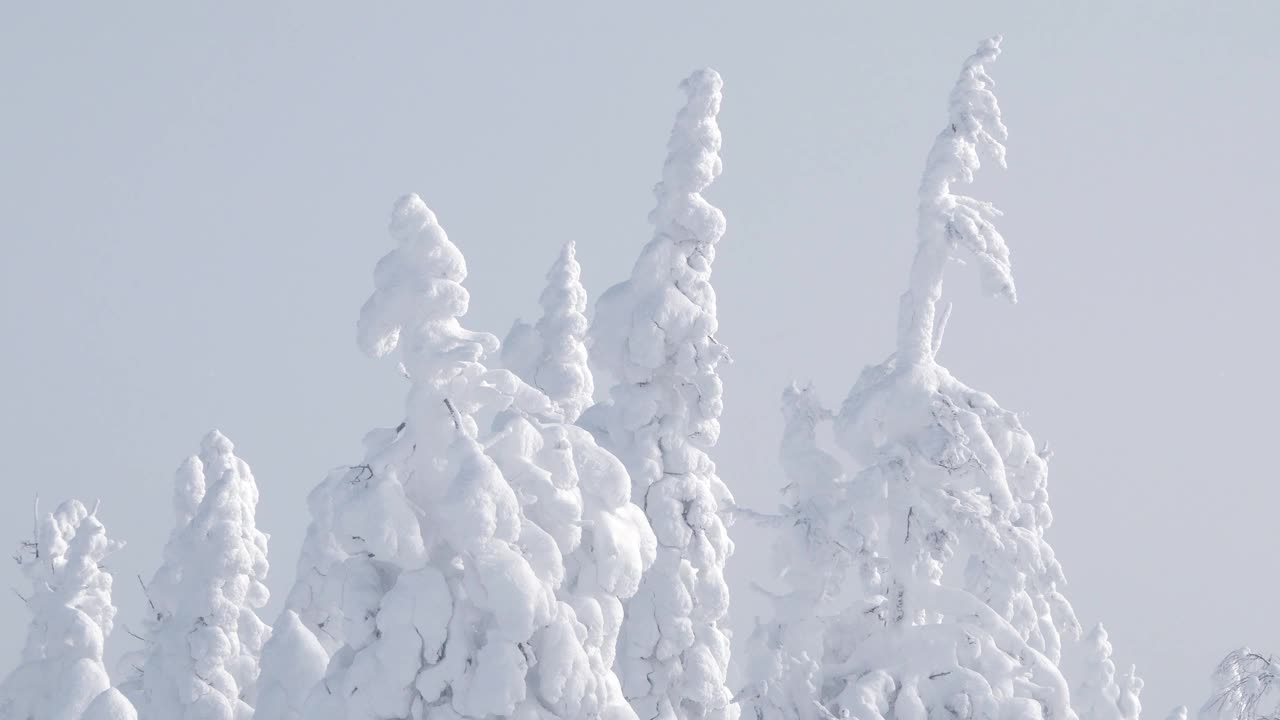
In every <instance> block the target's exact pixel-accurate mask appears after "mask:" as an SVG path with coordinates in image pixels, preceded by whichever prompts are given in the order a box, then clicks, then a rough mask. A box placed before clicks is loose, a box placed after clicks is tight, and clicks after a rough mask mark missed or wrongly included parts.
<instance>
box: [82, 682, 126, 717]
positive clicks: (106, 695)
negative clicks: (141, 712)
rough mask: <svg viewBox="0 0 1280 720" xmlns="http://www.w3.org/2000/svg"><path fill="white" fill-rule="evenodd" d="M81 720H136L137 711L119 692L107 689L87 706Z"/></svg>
mask: <svg viewBox="0 0 1280 720" xmlns="http://www.w3.org/2000/svg"><path fill="white" fill-rule="evenodd" d="M81 720H138V711H137V710H135V709H134V708H133V705H132V704H131V703H130V702H129V700H128V699H127V698H125V696H124V695H123V694H122V693H121V692H120V691H119V690H117V689H115V688H108V689H107V690H105V691H103V692H102V693H99V695H98V697H96V698H95V699H94V701H93V702H92V703H90V704H89V707H88V709H86V710H85V711H84V715H83V716H82V718H81Z"/></svg>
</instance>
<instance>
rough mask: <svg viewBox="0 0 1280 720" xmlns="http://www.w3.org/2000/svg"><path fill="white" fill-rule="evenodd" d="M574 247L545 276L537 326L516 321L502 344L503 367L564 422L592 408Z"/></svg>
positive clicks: (584, 293)
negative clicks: (556, 409) (547, 400)
mask: <svg viewBox="0 0 1280 720" xmlns="http://www.w3.org/2000/svg"><path fill="white" fill-rule="evenodd" d="M581 276H582V268H581V266H579V265H578V260H577V258H576V256H575V250H574V244H573V243H572V242H569V243H567V244H566V245H565V246H564V248H563V249H562V250H561V251H560V256H559V257H558V258H556V262H555V264H554V265H552V266H551V270H550V271H548V272H547V287H546V289H545V290H543V291H542V296H541V297H540V298H539V300H538V301H539V303H541V305H542V317H541V318H540V319H539V320H538V322H537V324H536V325H529V324H528V323H525V322H522V321H519V320H517V321H516V323H515V325H513V326H512V328H511V330H510V332H508V333H507V338H506V340H504V341H503V343H502V363H503V365H505V366H506V367H507V368H508V369H510V370H511V371H512V372H514V373H515V374H516V375H519V376H520V377H521V378H522V379H523V380H524V381H525V382H527V383H529V384H530V385H533V386H534V387H536V388H538V389H539V390H541V391H542V392H544V393H546V394H547V397H549V398H551V399H552V400H553V401H554V402H555V403H556V405H557V406H558V407H559V408H560V410H561V411H562V412H563V413H564V419H565V421H566V422H573V421H575V420H577V419H578V416H579V415H581V414H582V411H583V410H584V409H586V407H587V406H588V405H590V404H591V400H592V394H593V393H594V392H595V384H594V381H593V380H592V377H591V369H590V367H588V365H587V345H586V336H587V316H586V315H585V314H584V313H585V312H586V311H587V291H586V290H585V289H584V288H583V287H582V280H581Z"/></svg>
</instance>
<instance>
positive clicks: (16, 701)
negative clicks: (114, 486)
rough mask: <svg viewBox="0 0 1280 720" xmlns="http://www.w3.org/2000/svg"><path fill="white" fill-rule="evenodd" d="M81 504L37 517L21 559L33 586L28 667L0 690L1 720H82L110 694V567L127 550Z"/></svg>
mask: <svg viewBox="0 0 1280 720" xmlns="http://www.w3.org/2000/svg"><path fill="white" fill-rule="evenodd" d="M121 545H122V544H121V543H119V542H115V541H112V540H109V539H108V538H107V535H106V530H105V529H104V528H103V526H102V523H101V522H100V521H99V520H98V517H97V511H96V509H95V510H94V511H93V512H90V511H89V510H87V509H86V508H85V506H84V505H83V504H81V503H80V502H79V501H77V500H69V501H67V502H65V503H63V504H62V505H60V506H59V507H58V509H57V510H55V511H54V512H52V513H50V514H47V515H45V516H43V517H38V520H37V523H36V528H35V536H34V537H33V538H32V539H31V540H30V541H28V542H25V543H23V544H22V548H21V550H20V551H19V553H18V555H17V560H18V562H19V563H20V564H21V565H22V569H23V573H24V574H25V575H26V576H27V578H28V579H29V580H30V582H31V591H30V596H29V597H27V598H26V601H27V606H28V607H29V608H30V609H31V612H32V619H31V625H30V627H29V629H28V632H27V641H26V645H25V647H24V648H23V651H22V659H21V662H20V664H19V666H18V668H17V669H16V670H14V671H13V672H12V673H10V675H9V676H8V677H7V678H5V679H4V681H3V682H2V683H0V717H3V718H6V719H8V718H12V719H13V720H79V719H80V718H81V716H82V715H83V714H84V713H85V711H86V709H88V708H89V706H90V703H92V702H93V700H94V698H96V697H98V696H99V695H100V694H102V693H103V692H104V691H106V690H107V689H108V687H109V686H110V682H109V680H108V677H107V671H106V668H105V667H104V666H103V664H102V650H103V644H104V642H105V640H106V637H107V636H108V635H110V634H111V629H112V624H113V621H114V618H115V614H116V608H115V606H113V605H112V604H111V574H110V573H109V572H107V570H106V568H105V567H104V566H103V564H102V563H103V560H104V559H105V558H106V557H107V556H108V555H110V554H111V553H112V552H114V551H115V550H117V549H118V548H119V547H121Z"/></svg>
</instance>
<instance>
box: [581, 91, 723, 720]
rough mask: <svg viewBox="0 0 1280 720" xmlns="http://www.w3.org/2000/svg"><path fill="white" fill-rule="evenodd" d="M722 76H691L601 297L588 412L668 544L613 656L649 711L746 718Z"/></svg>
mask: <svg viewBox="0 0 1280 720" xmlns="http://www.w3.org/2000/svg"><path fill="white" fill-rule="evenodd" d="M722 85H723V83H722V82H721V79H720V76H719V74H717V73H716V72H715V71H714V70H709V69H706V70H699V71H697V72H695V73H693V74H692V75H691V76H689V77H688V78H687V79H686V80H685V81H684V82H683V83H682V84H681V88H682V89H683V90H684V93H685V96H686V103H685V105H684V107H683V108H682V109H681V110H680V112H679V113H678V115H677V116H676V121H675V127H674V129H673V130H672V132H671V138H670V141H669V142H668V143H667V159H666V163H665V165H664V166H663V173H662V182H660V183H659V184H658V185H657V186H656V188H655V189H654V194H655V196H656V198H657V204H656V206H655V207H654V209H653V211H652V212H651V213H650V216H649V219H650V221H651V222H652V223H653V226H654V235H653V239H652V240H650V241H649V243H648V244H647V245H646V246H645V247H644V249H643V250H642V252H641V254H640V257H639V259H638V260H637V261H636V264H635V266H634V268H633V269H632V271H631V276H630V277H629V278H628V279H627V280H625V281H623V282H622V283H619V284H617V285H615V286H613V287H612V288H610V289H609V290H608V291H606V292H605V293H604V294H603V295H602V296H601V297H600V299H599V301H598V303H597V306H596V316H595V319H594V321H593V323H592V326H591V332H590V341H591V353H592V358H593V360H594V361H595V362H597V363H598V365H599V366H600V367H601V368H603V369H604V370H606V371H607V372H608V373H609V374H610V375H611V376H612V378H613V380H614V385H613V386H612V388H611V389H610V391H609V399H608V401H607V402H606V403H604V404H601V405H597V406H595V407H594V408H592V409H591V410H589V411H588V412H587V413H586V414H585V415H584V416H583V418H582V421H581V422H582V424H583V425H584V426H585V427H589V428H591V429H592V430H593V432H595V433H596V434H597V436H598V438H599V439H600V441H601V443H602V444H603V445H605V446H606V447H607V448H609V449H610V450H611V451H613V452H614V453H615V454H617V456H618V457H619V458H620V459H621V460H622V461H623V462H624V463H625V464H626V467H627V470H628V471H629V473H630V475H631V482H632V492H633V495H634V496H635V497H636V498H637V500H638V501H640V504H641V505H642V507H643V508H644V511H645V514H646V515H647V517H648V519H649V523H650V525H651V526H652V528H653V530H654V533H655V534H656V536H657V541H658V556H657V561H656V562H655V563H654V566H653V569H652V570H650V571H649V573H648V574H646V575H645V577H644V580H643V581H642V582H641V586H640V590H639V591H638V592H637V593H636V596H635V597H634V598H632V599H631V601H630V603H629V604H628V606H627V612H626V617H625V619H624V620H623V630H622V635H621V639H620V644H619V650H618V657H617V662H616V665H617V668H618V673H619V675H620V676H621V678H622V682H623V689H624V691H625V693H626V695H627V697H628V699H630V701H631V703H632V706H633V707H634V708H635V711H636V713H637V714H638V715H639V716H640V717H642V718H645V719H646V720H674V719H675V718H680V719H681V720H693V719H697V720H703V719H708V720H734V718H736V717H737V715H738V708H737V706H736V705H735V704H734V703H733V702H732V698H731V694H730V693H729V691H728V690H727V688H726V687H725V676H726V673H727V670H728V663H729V637H728V634H727V632H726V630H725V629H724V627H723V622H724V619H725V613H726V611H727V610H728V606H729V592H728V587H727V586H726V584H725V581H724V566H725V561H726V560H727V558H728V557H729V555H730V554H731V553H732V551H733V544H732V542H731V541H730V540H729V536H728V533H727V531H726V528H725V523H724V522H723V521H722V519H721V517H720V511H721V509H722V507H725V506H727V505H729V504H731V503H732V495H731V494H730V493H729V490H728V488H727V487H726V486H725V484H724V483H723V482H721V480H720V478H719V477H717V475H716V471H715V463H713V462H712V460H711V458H710V457H709V456H708V454H707V451H708V450H709V449H711V448H712V447H713V446H714V445H715V444H716V441H717V439H718V437H719V434H720V414H721V412H722V410H723V401H722V385H721V381H720V377H719V374H718V372H717V366H718V365H719V364H720V363H721V362H722V361H727V359H728V355H727V353H726V351H725V347H724V346H723V345H721V344H720V342H719V341H718V340H717V339H716V337H715V334H716V329H717V321H716V296H715V290H714V289H713V288H712V286H711V280H710V278H711V265H712V262H713V261H714V259H715V252H716V244H717V243H718V242H719V241H720V238H721V237H722V236H723V235H724V231H725V219H724V215H723V214H722V213H721V212H720V210H718V209H717V208H715V207H714V206H712V205H711V204H710V203H709V202H707V200H706V199H705V198H703V196H702V192H703V191H704V190H705V189H706V188H707V187H708V186H709V185H710V184H711V183H712V181H714V180H715V178H716V177H717V176H718V175H719V174H720V172H721V161H720V156H719V151H720V144H721V138H720V130H719V127H718V126H717V124H716V115H717V113H718V112H719V110H720V104H721V88H722Z"/></svg>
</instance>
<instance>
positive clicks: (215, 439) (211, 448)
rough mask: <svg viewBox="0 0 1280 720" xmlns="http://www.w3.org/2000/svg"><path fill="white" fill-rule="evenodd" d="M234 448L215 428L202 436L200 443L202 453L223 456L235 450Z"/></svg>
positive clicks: (229, 440) (228, 439)
mask: <svg viewBox="0 0 1280 720" xmlns="http://www.w3.org/2000/svg"><path fill="white" fill-rule="evenodd" d="M235 448H236V446H235V445H234V444H233V443H232V442H231V439H230V438H228V437H227V436H226V435H223V434H222V432H221V431H219V430H217V429H216V428H215V429H213V430H210V431H209V432H208V433H207V434H206V435H205V436H204V439H203V440H201V441H200V449H201V451H203V452H211V453H218V454H225V453H229V452H231V451H232V450H235Z"/></svg>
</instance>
